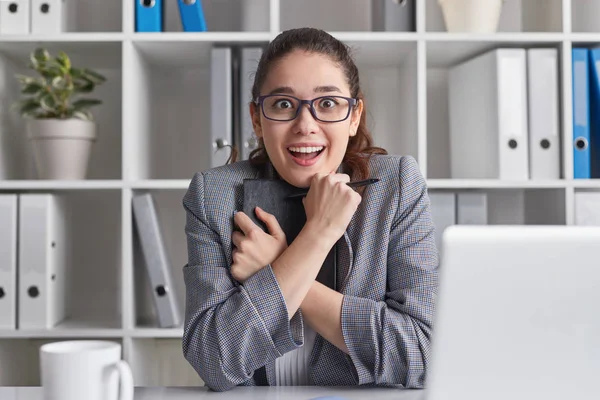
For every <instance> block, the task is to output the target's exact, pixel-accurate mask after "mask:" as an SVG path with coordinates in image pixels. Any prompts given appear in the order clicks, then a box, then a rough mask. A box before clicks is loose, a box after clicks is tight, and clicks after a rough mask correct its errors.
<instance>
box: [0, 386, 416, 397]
mask: <svg viewBox="0 0 600 400" xmlns="http://www.w3.org/2000/svg"><path fill="white" fill-rule="evenodd" d="M424 394H425V391H424V390H413V389H409V390H402V389H393V388H361V387H338V388H336V387H315V386H304V387H301V386H297V387H294V386H289V387H277V386H273V387H267V386H260V387H236V388H233V389H231V390H229V391H227V392H211V391H209V390H208V389H207V388H205V387H198V388H164V387H136V388H135V400H167V399H168V400H206V399H210V400H212V399H221V400H228V399H229V400H233V399H236V400H238V399H244V400H279V399H281V400H310V399H315V398H319V397H322V396H331V397H338V398H340V399H347V400H355V399H356V400H359V399H360V400H364V399H370V400H380V399H382V400H383V399H385V400H388V399H389V400H392V399H393V400H424ZM0 399H2V400H43V398H42V388H40V387H0Z"/></svg>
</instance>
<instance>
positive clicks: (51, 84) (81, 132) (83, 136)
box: [15, 48, 106, 180]
mask: <svg viewBox="0 0 600 400" xmlns="http://www.w3.org/2000/svg"><path fill="white" fill-rule="evenodd" d="M30 60H31V64H29V68H31V69H33V70H35V71H36V72H37V73H38V75H39V76H37V77H29V76H24V75H17V76H16V77H17V79H18V80H19V82H20V84H21V93H22V94H23V95H26V96H27V97H26V98H24V99H21V100H20V101H19V102H17V103H16V104H15V106H16V107H17V109H18V111H19V113H20V114H21V115H22V116H23V117H24V118H25V119H26V130H27V134H28V138H29V139H30V141H31V144H32V151H33V158H34V163H35V166H36V170H37V172H38V176H39V178H41V179H64V180H70V179H85V177H86V174H87V166H88V160H89V156H90V152H91V147H92V143H93V142H95V141H96V131H97V125H96V122H95V121H94V118H93V115H92V114H91V112H90V111H89V108H90V107H92V106H95V105H98V104H101V103H102V102H101V101H100V100H96V99H90V98H77V99H76V98H75V97H76V96H78V95H81V94H88V93H91V92H92V91H93V90H94V89H95V88H96V86H97V85H99V84H102V83H104V82H105V81H106V78H105V77H104V76H102V75H101V74H99V73H97V72H95V71H92V70H90V69H88V68H75V67H73V66H72V65H71V60H70V59H69V57H68V56H67V55H66V54H65V53H64V52H59V53H58V55H57V56H56V57H51V56H50V54H49V53H48V51H47V50H45V49H42V48H38V49H36V50H34V51H33V52H32V53H31V55H30Z"/></svg>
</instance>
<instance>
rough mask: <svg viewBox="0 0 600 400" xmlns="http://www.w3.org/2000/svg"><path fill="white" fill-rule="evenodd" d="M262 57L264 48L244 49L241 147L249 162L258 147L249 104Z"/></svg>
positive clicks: (242, 60) (242, 57)
mask: <svg viewBox="0 0 600 400" xmlns="http://www.w3.org/2000/svg"><path fill="white" fill-rule="evenodd" d="M261 55H262V48H260V47H248V48H243V49H242V55H241V66H240V94H239V96H240V113H241V115H240V131H241V138H240V141H239V143H240V147H241V159H243V160H247V159H248V158H249V157H250V153H251V152H252V150H254V149H255V148H257V147H258V140H257V138H256V137H255V136H254V128H253V127H252V118H251V116H250V112H249V107H248V104H249V103H250V101H251V100H252V99H251V96H252V85H253V83H254V79H253V77H254V74H255V73H256V69H257V67H258V62H259V61H260V57H261Z"/></svg>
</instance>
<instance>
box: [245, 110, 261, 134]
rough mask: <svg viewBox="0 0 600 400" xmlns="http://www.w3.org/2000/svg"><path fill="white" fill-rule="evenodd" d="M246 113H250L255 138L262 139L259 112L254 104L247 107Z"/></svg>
mask: <svg viewBox="0 0 600 400" xmlns="http://www.w3.org/2000/svg"><path fill="white" fill-rule="evenodd" d="M248 111H249V112H250V118H251V119H252V128H253V129H254V134H255V135H256V137H259V138H261V137H262V126H261V124H260V112H259V109H258V106H257V105H256V103H254V102H251V103H250V106H249V107H248Z"/></svg>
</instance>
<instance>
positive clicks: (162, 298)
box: [133, 193, 181, 328]
mask: <svg viewBox="0 0 600 400" xmlns="http://www.w3.org/2000/svg"><path fill="white" fill-rule="evenodd" d="M133 215H134V218H135V227H136V228H137V235H138V238H139V243H140V246H141V250H142V254H143V256H144V263H145V266H146V270H147V272H148V278H149V280H150V284H151V286H152V298H153V299H154V304H155V306H156V313H157V316H158V324H159V326H160V327H161V328H168V327H175V326H178V325H179V324H180V322H181V316H180V311H179V305H178V303H177V296H176V295H175V294H176V293H175V291H174V286H173V280H172V277H171V266H170V263H169V259H168V256H167V252H166V250H165V245H164V242H163V238H162V233H161V231H160V226H159V222H158V217H157V214H156V207H155V205H154V200H153V198H152V195H151V194H150V193H145V194H140V195H135V196H134V197H133Z"/></svg>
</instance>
